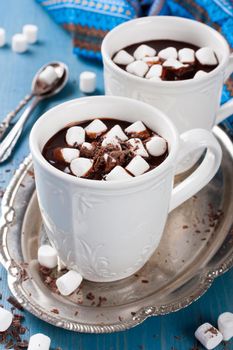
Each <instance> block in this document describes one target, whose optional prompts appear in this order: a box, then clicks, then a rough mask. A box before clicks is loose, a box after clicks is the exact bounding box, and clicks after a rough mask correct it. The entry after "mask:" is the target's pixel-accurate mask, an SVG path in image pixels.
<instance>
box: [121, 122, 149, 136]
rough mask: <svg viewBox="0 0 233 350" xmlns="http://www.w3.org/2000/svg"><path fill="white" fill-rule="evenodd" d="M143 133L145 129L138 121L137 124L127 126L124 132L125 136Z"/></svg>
mask: <svg viewBox="0 0 233 350" xmlns="http://www.w3.org/2000/svg"><path fill="white" fill-rule="evenodd" d="M143 131H146V127H145V125H144V124H143V122H141V120H138V121H137V122H134V123H133V124H131V125H129V126H128V127H127V128H126V129H125V132H126V133H127V134H135V133H138V134H139V133H141V132H143Z"/></svg>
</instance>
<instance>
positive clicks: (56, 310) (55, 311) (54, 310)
mask: <svg viewBox="0 0 233 350" xmlns="http://www.w3.org/2000/svg"><path fill="white" fill-rule="evenodd" d="M51 312H53V313H54V314H57V315H58V314H59V310H58V309H56V308H54V309H52V310H51Z"/></svg>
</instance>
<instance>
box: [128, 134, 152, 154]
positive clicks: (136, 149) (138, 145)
mask: <svg viewBox="0 0 233 350" xmlns="http://www.w3.org/2000/svg"><path fill="white" fill-rule="evenodd" d="M127 143H128V144H129V145H130V146H131V147H130V148H131V149H132V152H133V153H134V154H135V155H137V156H142V157H148V156H149V155H148V153H147V151H146V149H145V147H144V145H143V143H142V141H141V140H140V139H138V138H132V139H130V140H128V141H127Z"/></svg>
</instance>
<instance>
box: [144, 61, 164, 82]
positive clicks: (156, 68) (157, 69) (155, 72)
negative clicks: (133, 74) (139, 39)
mask: <svg viewBox="0 0 233 350" xmlns="http://www.w3.org/2000/svg"><path fill="white" fill-rule="evenodd" d="M162 71H163V67H162V66H161V65H160V64H155V65H153V66H152V67H151V68H150V70H149V72H148V73H147V74H146V78H147V79H151V78H154V77H159V78H160V77H161V75H162Z"/></svg>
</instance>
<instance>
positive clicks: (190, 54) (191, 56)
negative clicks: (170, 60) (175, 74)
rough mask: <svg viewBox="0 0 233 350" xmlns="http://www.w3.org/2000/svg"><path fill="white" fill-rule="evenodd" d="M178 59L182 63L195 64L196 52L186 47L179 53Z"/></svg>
mask: <svg viewBox="0 0 233 350" xmlns="http://www.w3.org/2000/svg"><path fill="white" fill-rule="evenodd" d="M178 58H179V61H180V62H182V63H193V62H195V52H194V50H193V49H189V48H186V47H185V48H183V49H181V50H179V51H178Z"/></svg>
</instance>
